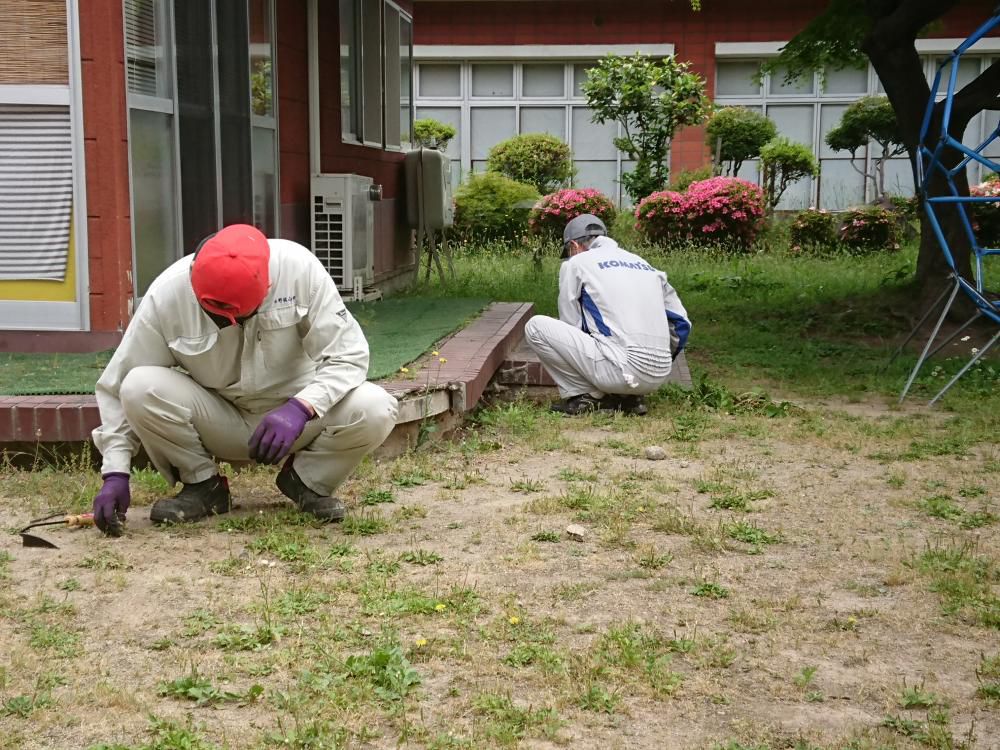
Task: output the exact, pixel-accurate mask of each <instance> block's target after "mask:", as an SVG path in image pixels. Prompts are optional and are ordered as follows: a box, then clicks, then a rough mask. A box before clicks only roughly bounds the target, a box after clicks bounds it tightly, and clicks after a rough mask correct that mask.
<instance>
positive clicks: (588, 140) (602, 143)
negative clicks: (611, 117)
mask: <svg viewBox="0 0 1000 750" xmlns="http://www.w3.org/2000/svg"><path fill="white" fill-rule="evenodd" d="M591 114H592V113H591V110H589V109H588V108H587V107H573V142H572V143H571V144H570V147H571V148H572V149H573V158H574V159H615V158H617V156H618V151H617V149H616V148H615V144H614V138H615V136H616V135H617V134H618V125H617V124H616V123H614V122H606V123H604V124H603V125H598V124H597V123H594V122H591V121H590V118H591Z"/></svg>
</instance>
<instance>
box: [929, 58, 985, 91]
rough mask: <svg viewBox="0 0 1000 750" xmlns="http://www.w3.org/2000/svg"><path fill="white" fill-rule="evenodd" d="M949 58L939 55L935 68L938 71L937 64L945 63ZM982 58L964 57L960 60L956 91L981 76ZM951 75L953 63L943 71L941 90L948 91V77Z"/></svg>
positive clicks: (935, 61)
mask: <svg viewBox="0 0 1000 750" xmlns="http://www.w3.org/2000/svg"><path fill="white" fill-rule="evenodd" d="M947 59H948V58H946V57H939V58H937V59H936V60H934V70H935V72H936V71H937V66H938V65H940V64H941V63H943V62H944V61H945V60H947ZM980 65H981V63H980V58H978V57H963V58H962V59H961V60H959V61H958V77H957V78H956V80H955V91H958V90H960V89H961V88H963V87H964V86H966V85H967V84H969V83H971V82H972V81H974V80H975V79H976V78H978V77H979V69H980ZM950 75H951V63H948V64H947V65H946V66H945V68H944V70H943V71H941V90H942V91H947V85H948V77H949V76H950Z"/></svg>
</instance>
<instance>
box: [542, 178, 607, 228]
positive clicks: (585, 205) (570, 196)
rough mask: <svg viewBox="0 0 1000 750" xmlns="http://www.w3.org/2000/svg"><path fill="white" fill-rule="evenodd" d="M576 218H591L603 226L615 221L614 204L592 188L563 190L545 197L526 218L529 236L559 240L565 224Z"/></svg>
mask: <svg viewBox="0 0 1000 750" xmlns="http://www.w3.org/2000/svg"><path fill="white" fill-rule="evenodd" d="M580 214H593V215H594V216H596V217H597V218H599V219H600V220H601V221H603V222H604V225H605V226H608V227H610V226H611V224H612V222H614V220H615V204H614V203H612V202H611V199H610V198H608V197H607V196H606V195H604V193H602V192H601V191H600V190H595V189H594V188H567V189H566V190H557V191H556V192H554V193H550V194H549V195H545V196H543V197H542V199H541V200H539V201H538V202H537V203H536V204H535V206H534V208H532V209H531V215H530V216H529V217H528V229H530V230H531V232H532V234H546V235H550V236H555V237H559V238H561V237H562V233H563V229H564V228H565V226H566V222H568V221H569V220H570V219H573V218H576V217H577V216H579V215H580Z"/></svg>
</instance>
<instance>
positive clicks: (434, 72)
mask: <svg viewBox="0 0 1000 750" xmlns="http://www.w3.org/2000/svg"><path fill="white" fill-rule="evenodd" d="M461 72H462V68H461V66H459V65H435V64H427V63H421V64H420V96H421V97H423V98H425V99H437V98H442V99H443V98H447V99H454V98H456V97H459V96H461V95H462V79H461Z"/></svg>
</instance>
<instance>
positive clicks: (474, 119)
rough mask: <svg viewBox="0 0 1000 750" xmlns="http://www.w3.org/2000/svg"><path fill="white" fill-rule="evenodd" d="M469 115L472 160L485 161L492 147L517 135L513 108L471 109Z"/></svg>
mask: <svg viewBox="0 0 1000 750" xmlns="http://www.w3.org/2000/svg"><path fill="white" fill-rule="evenodd" d="M470 114H471V117H470V128H471V130H472V136H471V137H472V158H473V159H485V158H486V157H487V156H488V155H489V151H490V149H491V148H493V146H495V145H496V144H498V143H499V142H500V141H505V140H507V139H508V138H511V137H513V136H515V135H517V122H516V120H515V112H514V108H513V107H473V108H472V112H471V113H470Z"/></svg>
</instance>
